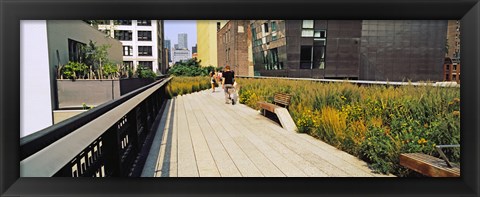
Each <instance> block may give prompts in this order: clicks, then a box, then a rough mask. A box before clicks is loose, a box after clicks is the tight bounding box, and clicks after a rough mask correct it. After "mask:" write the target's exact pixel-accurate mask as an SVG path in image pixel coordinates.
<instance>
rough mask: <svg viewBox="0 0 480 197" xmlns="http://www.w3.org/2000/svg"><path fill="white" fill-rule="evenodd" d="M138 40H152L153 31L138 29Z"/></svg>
mask: <svg viewBox="0 0 480 197" xmlns="http://www.w3.org/2000/svg"><path fill="white" fill-rule="evenodd" d="M138 41H152V32H151V31H138Z"/></svg>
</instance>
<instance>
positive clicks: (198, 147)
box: [184, 94, 220, 177]
mask: <svg viewBox="0 0 480 197" xmlns="http://www.w3.org/2000/svg"><path fill="white" fill-rule="evenodd" d="M192 97H193V95H192V94H190V95H186V96H185V97H184V105H185V112H186V115H187V120H188V128H189V132H190V136H191V138H192V145H193V150H194V153H195V158H196V161H197V167H198V173H199V176H200V177H219V176H220V173H219V172H218V169H217V165H216V164H215V161H214V159H213V156H212V153H211V152H210V148H209V147H208V145H207V142H206V140H205V137H204V136H203V133H202V130H201V128H200V125H199V123H198V121H197V118H196V116H195V112H196V111H197V112H198V111H200V109H199V107H200V106H198V105H192V104H191V100H192ZM195 97H197V96H195ZM195 99H196V98H195Z"/></svg>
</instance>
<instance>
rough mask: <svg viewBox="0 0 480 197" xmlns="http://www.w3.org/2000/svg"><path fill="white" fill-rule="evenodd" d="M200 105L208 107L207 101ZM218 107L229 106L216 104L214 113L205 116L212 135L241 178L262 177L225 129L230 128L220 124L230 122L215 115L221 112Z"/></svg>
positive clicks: (219, 95) (220, 96)
mask: <svg viewBox="0 0 480 197" xmlns="http://www.w3.org/2000/svg"><path fill="white" fill-rule="evenodd" d="M217 95H218V97H219V98H220V99H221V98H222V97H223V94H217ZM200 101H202V100H200ZM201 103H202V104H203V105H209V102H208V101H202V102H201ZM218 106H222V107H223V106H231V105H227V104H224V103H223V102H221V103H218V104H217V110H216V111H215V110H214V111H212V110H210V111H211V112H213V113H212V114H211V115H209V116H205V118H206V119H207V121H208V122H209V124H210V125H211V126H212V128H213V131H214V133H215V134H216V135H217V137H218V138H219V139H220V141H221V142H222V144H223V147H225V149H226V151H227V152H228V154H229V155H230V157H231V158H232V160H233V162H234V163H235V166H236V167H237V168H238V170H239V171H240V173H241V176H244V177H261V176H263V174H262V173H261V172H260V170H259V169H258V168H257V167H256V166H255V164H254V163H253V162H252V161H251V160H250V158H249V157H248V156H247V155H246V154H245V152H243V150H242V149H241V148H240V146H239V145H238V144H237V143H236V142H235V141H234V140H233V138H232V137H231V136H230V135H229V134H228V132H227V129H230V128H225V127H224V126H223V125H222V124H221V122H224V121H230V120H228V119H226V118H225V117H223V116H221V115H220V114H219V113H215V112H217V111H221V110H223V108H222V107H220V108H218Z"/></svg>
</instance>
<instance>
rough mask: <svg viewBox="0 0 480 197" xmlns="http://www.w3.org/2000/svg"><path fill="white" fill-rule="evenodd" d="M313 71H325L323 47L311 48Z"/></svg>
mask: <svg viewBox="0 0 480 197" xmlns="http://www.w3.org/2000/svg"><path fill="white" fill-rule="evenodd" d="M313 69H325V46H314V47H313Z"/></svg>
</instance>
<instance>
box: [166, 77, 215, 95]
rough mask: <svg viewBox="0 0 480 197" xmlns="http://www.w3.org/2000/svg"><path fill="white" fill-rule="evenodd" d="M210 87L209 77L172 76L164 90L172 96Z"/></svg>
mask: <svg viewBox="0 0 480 197" xmlns="http://www.w3.org/2000/svg"><path fill="white" fill-rule="evenodd" d="M210 87H211V84H210V77H173V78H172V80H171V81H170V83H169V84H168V86H167V90H166V91H167V94H168V95H169V96H170V98H173V97H175V96H177V95H183V94H190V93H192V92H197V91H201V90H206V89H209V88H210Z"/></svg>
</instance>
